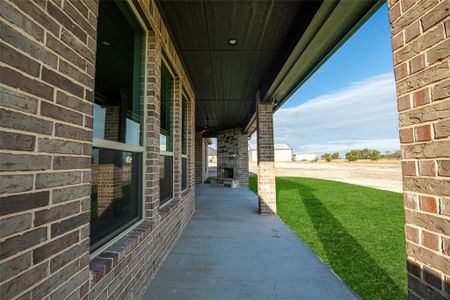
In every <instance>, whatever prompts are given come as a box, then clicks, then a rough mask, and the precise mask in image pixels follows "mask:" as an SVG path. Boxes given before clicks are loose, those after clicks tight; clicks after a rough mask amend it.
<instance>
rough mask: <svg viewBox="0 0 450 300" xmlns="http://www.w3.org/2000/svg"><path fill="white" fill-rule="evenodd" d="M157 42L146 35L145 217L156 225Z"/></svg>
mask: <svg viewBox="0 0 450 300" xmlns="http://www.w3.org/2000/svg"><path fill="white" fill-rule="evenodd" d="M161 56H162V53H161V41H160V40H159V39H158V38H157V36H156V33H155V32H154V31H150V32H149V34H148V50H147V70H148V74H146V75H147V97H148V99H147V101H148V102H147V111H146V124H147V129H146V132H145V134H146V137H147V138H146V145H145V149H146V154H147V157H146V161H145V165H146V172H145V178H144V179H145V181H144V184H145V187H146V188H145V217H146V218H149V219H152V220H154V221H158V220H159V218H160V215H159V165H160V154H159V133H160V115H159V114H160V106H161Z"/></svg>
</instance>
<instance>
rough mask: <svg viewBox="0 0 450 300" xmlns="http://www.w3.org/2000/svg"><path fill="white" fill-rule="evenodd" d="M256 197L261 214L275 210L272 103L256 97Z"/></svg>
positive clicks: (274, 211)
mask: <svg viewBox="0 0 450 300" xmlns="http://www.w3.org/2000/svg"><path fill="white" fill-rule="evenodd" d="M256 124H257V127H256V128H257V151H258V154H257V155H258V198H259V211H260V213H261V214H274V213H276V212H277V201H276V186H275V151H274V144H273V105H272V102H263V101H261V99H259V95H258V96H257V97H256Z"/></svg>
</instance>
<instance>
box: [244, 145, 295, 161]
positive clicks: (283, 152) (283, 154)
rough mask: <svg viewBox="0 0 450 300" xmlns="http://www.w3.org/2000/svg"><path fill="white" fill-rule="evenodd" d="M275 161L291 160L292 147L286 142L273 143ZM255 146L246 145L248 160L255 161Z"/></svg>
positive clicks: (256, 158) (256, 156)
mask: <svg viewBox="0 0 450 300" xmlns="http://www.w3.org/2000/svg"><path fill="white" fill-rule="evenodd" d="M274 147H275V161H291V160H292V155H293V154H294V152H293V150H292V147H291V146H289V145H288V144H275V145H274ZM256 150H257V146H256V144H249V145H248V160H249V161H257V160H258V155H257V151H256Z"/></svg>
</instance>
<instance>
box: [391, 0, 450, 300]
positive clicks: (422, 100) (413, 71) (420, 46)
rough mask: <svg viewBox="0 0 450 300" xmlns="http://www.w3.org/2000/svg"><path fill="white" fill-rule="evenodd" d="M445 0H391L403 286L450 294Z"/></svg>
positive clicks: (449, 6) (414, 294)
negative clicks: (404, 250)
mask: <svg viewBox="0 0 450 300" xmlns="http://www.w3.org/2000/svg"><path fill="white" fill-rule="evenodd" d="M449 14H450V1H448V0H445V1H439V0H423V1H414V0H401V1H394V0H391V1H389V17H390V21H391V34H392V48H393V52H394V55H393V56H394V66H395V79H396V86H397V97H398V111H399V119H400V143H401V150H402V170H403V189H404V204H405V221H406V226H405V232H406V241H407V256H408V259H407V267H408V286H409V293H410V297H411V298H414V299H445V298H446V299H448V297H450V178H449V176H450V172H449V170H450V139H449V137H450V98H449V96H450V67H449V59H448V57H449V54H450V50H449V49H450V39H449V37H450V19H449Z"/></svg>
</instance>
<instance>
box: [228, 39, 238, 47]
mask: <svg viewBox="0 0 450 300" xmlns="http://www.w3.org/2000/svg"><path fill="white" fill-rule="evenodd" d="M228 44H230V45H231V46H234V45H236V44H237V40H236V39H229V40H228Z"/></svg>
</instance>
